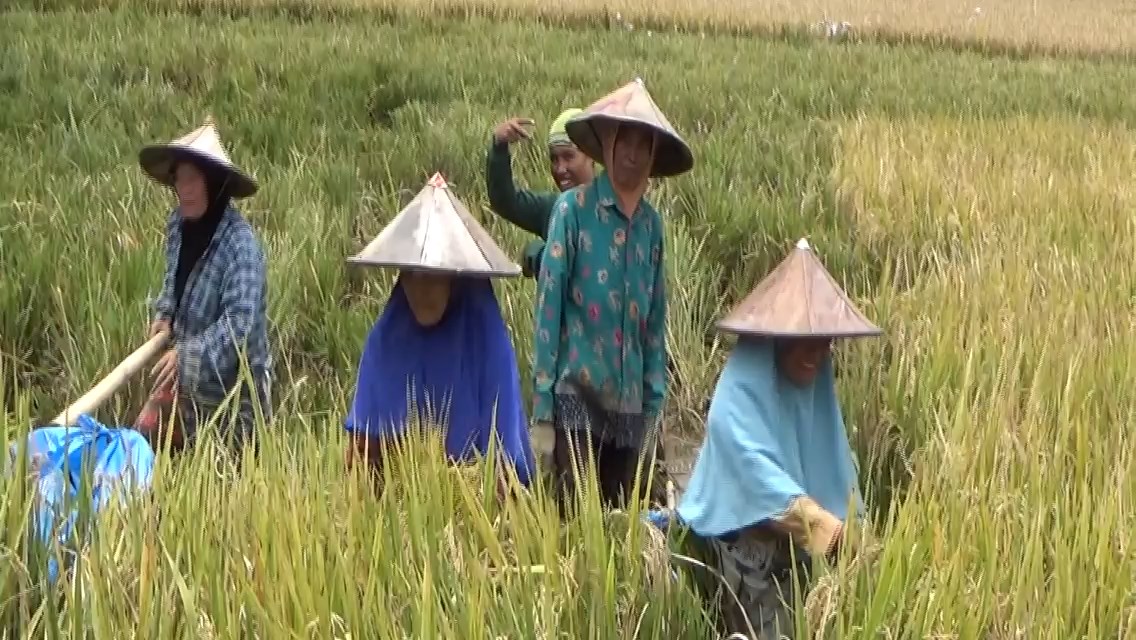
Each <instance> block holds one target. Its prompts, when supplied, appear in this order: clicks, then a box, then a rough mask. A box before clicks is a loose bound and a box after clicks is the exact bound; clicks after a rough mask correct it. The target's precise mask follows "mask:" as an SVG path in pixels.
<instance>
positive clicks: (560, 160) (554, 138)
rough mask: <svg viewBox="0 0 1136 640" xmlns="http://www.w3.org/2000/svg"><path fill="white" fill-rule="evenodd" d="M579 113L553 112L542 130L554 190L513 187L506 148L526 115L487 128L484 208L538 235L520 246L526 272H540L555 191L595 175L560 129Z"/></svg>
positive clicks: (523, 133) (519, 136) (521, 135)
mask: <svg viewBox="0 0 1136 640" xmlns="http://www.w3.org/2000/svg"><path fill="white" fill-rule="evenodd" d="M579 113H582V110H581V109H575V108H573V109H566V110H565V111H564V112H562V113H561V114H560V115H559V116H557V117H556V120H554V121H553V123H552V127H551V128H550V129H549V132H548V159H549V170H550V172H551V173H552V179H553V181H554V182H555V183H556V187H557V188H558V189H559V191H542V192H533V191H528V190H525V189H517V187H516V185H515V184H514V183H513V166H512V158H511V157H510V154H509V147H510V146H511V145H512V144H514V143H516V142H518V141H520V140H527V139H529V138H530V137H531V136H530V134H529V132H528V131H527V130H526V129H525V127H527V126H531V125H532V124H533V122H532V120H529V119H527V118H509V119H508V120H506V121H504V122H502V123H501V124H499V125H497V128H496V129H494V130H493V142H492V143H491V144H490V145H489V153H488V154H487V155H486V162H485V188H486V191H487V193H488V194H489V207H490V208H491V209H492V210H493V212H494V213H496V214H497V215H499V216H501V217H502V218H504V219H506V220H508V221H509V222H511V223H513V224H515V225H517V226H518V227H520V228H522V229H524V230H525V231H528V232H529V233H534V234H536V235H537V236H539V239H538V240H533V241H532V242H530V243H529V244H528V245H527V246H526V247H525V250H524V255H523V256H522V260H521V267H522V269H523V272H524V275H525V276H526V277H536V275H537V274H538V273H540V254H541V252H542V251H543V250H544V238H545V236H546V235H547V233H548V220H549V218H550V217H551V216H552V205H553V204H555V203H556V198H557V197H558V196H559V195H560V192H562V191H567V190H568V189H571V188H572V187H577V186H580V185H583V184H588V183H589V182H591V181H592V179H593V178H594V177H595V164H594V163H593V162H592V159H591V158H589V157H588V156H587V155H586V154H584V153H583V152H581V151H580V149H579V148H577V147H576V145H575V144H574V143H573V142H572V140H571V139H569V138H568V134H567V133H565V132H564V123H565V122H567V121H568V119H569V118H571V117H573V116H575V115H577V114H579Z"/></svg>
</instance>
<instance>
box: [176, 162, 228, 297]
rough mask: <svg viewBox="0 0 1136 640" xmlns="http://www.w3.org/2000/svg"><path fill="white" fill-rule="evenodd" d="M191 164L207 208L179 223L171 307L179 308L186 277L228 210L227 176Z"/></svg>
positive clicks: (205, 166)
mask: <svg viewBox="0 0 1136 640" xmlns="http://www.w3.org/2000/svg"><path fill="white" fill-rule="evenodd" d="M195 164H196V166H197V168H198V169H201V170H202V173H204V174H205V191H206V194H207V196H208V199H209V205H208V206H207V207H206V209H205V215H203V216H201V217H200V218H198V219H197V220H186V219H185V218H182V220H181V251H179V252H178V263H177V271H176V272H175V273H174V305H175V307H178V306H180V305H181V297H182V295H183V294H184V293H185V285H186V282H187V281H188V280H189V274H190V273H191V272H192V271H193V267H195V266H196V265H197V262H198V261H199V260H201V257H202V256H204V255H205V251H206V250H207V249H208V248H209V243H210V242H212V240H213V234H214V233H216V232H217V227H218V226H220V225H221V219H222V218H223V217H224V215H225V210H226V209H228V208H229V202H230V200H231V198H230V196H229V190H228V188H227V182H228V180H227V178H228V175H227V174H226V172H224V171H220V170H217V169H215V168H213V167H210V166H208V165H205V164H204V163H195ZM175 168H176V166H175ZM175 315H176V313H175Z"/></svg>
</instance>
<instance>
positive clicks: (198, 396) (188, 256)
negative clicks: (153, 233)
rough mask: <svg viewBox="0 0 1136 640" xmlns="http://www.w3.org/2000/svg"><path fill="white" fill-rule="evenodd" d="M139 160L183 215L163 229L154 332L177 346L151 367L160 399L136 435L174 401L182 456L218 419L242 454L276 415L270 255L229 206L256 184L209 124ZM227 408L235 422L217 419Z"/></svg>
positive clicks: (156, 425) (153, 425)
mask: <svg viewBox="0 0 1136 640" xmlns="http://www.w3.org/2000/svg"><path fill="white" fill-rule="evenodd" d="M139 160H140V163H141V165H142V168H143V169H144V170H145V171H146V173H147V174H149V175H150V177H152V178H153V179H154V180H156V181H158V182H159V183H161V184H163V185H166V186H169V187H171V188H172V189H173V190H174V192H175V194H176V195H177V198H178V206H177V207H176V208H175V209H174V211H173V212H172V214H171V215H170V219H169V222H168V223H167V226H166V261H165V265H166V267H165V275H164V278H163V281H162V291H161V295H160V296H159V297H158V300H157V301H156V303H155V304H154V322H153V324H152V326H151V329H150V333H151V335H154V334H156V333H158V332H160V331H162V330H171V331H172V335H173V338H174V341H173V346H172V347H171V348H170V349H169V350H168V351H167V352H166V353H165V355H163V356H162V358H161V359H160V360H159V361H158V363H157V364H156V365H155V367H154V370H153V373H154V375H155V376H156V379H155V383H154V390H153V393H152V395H151V397H150V399H149V401H148V402H147V403H146V406H145V407H144V408H143V410H142V413H141V414H140V415H139V417H138V420H137V422H136V426H137V427H138V428H139V430H140V431H143V432H144V433H147V434H149V435H151V436H154V435H157V434H158V432H159V431H160V429H161V428H162V427H164V426H165V423H166V422H167V419H165V416H163V414H164V413H166V412H167V411H168V410H169V409H170V408H171V406H172V405H173V403H174V399H175V397H176V399H177V403H176V406H177V411H176V423H177V425H176V428H175V429H174V433H173V434H172V436H171V440H172V442H173V444H174V446H175V447H180V446H181V445H182V444H183V443H184V442H186V441H192V440H193V439H194V437H195V436H196V434H197V429H198V428H199V427H201V426H203V425H205V424H206V423H207V422H208V421H209V420H210V419H211V418H213V417H216V418H217V421H216V422H217V428H218V429H219V433H220V434H221V435H222V436H224V437H225V439H226V440H227V441H228V442H229V444H232V445H236V446H240V445H242V444H244V443H245V442H246V441H249V440H250V439H251V438H252V436H253V435H254V424H255V414H256V412H257V411H258V410H259V411H260V413H261V415H262V416H263V417H264V419H265V420H267V419H268V417H269V414H270V406H269V401H268V399H269V372H270V369H271V356H270V354H269V352H268V331H267V324H268V319H267V304H266V289H267V287H266V267H265V256H264V251H263V250H262V248H261V246H260V242H259V241H258V240H257V238H256V235H255V234H254V232H253V229H252V227H251V226H250V225H249V223H248V221H246V220H245V219H244V218H243V217H242V216H241V214H240V213H238V212H237V210H236V209H234V208H233V207H232V206H231V205H230V201H231V199H232V198H243V197H247V196H250V195H252V194H254V193H255V192H256V190H257V186H256V183H255V181H253V179H252V178H250V177H249V176H247V175H246V174H245V173H244V172H242V171H241V170H240V169H238V168H237V167H236V166H234V165H233V163H232V162H231V161H230V160H229V157H228V154H227V153H226V152H225V150H224V148H223V147H222V145H221V141H220V138H219V136H218V135H217V131H216V128H215V127H214V125H213V122H212V120H211V119H210V120H207V121H206V123H205V124H204V125H203V126H202V127H200V128H198V129H196V130H195V131H193V132H191V133H190V134H188V135H186V136H184V137H182V138H180V139H178V140H175V141H173V142H171V143H169V144H161V145H152V146H149V147H146V148H145V149H143V150H142V152H141V154H140V157H139ZM246 371H247V375H246ZM250 378H251V380H250ZM250 382H251V385H250V384H249V383H250ZM238 386H239V388H238V389H237V393H236V394H235V395H234V397H233V398H232V400H230V401H229V402H228V403H225V401H226V399H227V397H228V396H229V395H230V392H232V391H233V390H234V387H238ZM250 390H252V391H254V392H252V391H250ZM223 403H225V407H224V408H226V409H229V408H235V409H236V411H235V413H234V412H230V411H228V410H226V411H219V410H220V409H222V408H223V407H222V404H223Z"/></svg>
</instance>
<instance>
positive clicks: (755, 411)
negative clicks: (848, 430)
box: [678, 337, 863, 537]
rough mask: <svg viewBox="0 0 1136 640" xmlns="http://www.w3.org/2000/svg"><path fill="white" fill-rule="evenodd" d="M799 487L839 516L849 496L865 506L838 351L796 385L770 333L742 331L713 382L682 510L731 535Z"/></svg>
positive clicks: (701, 528) (698, 528) (695, 524)
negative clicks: (839, 384)
mask: <svg viewBox="0 0 1136 640" xmlns="http://www.w3.org/2000/svg"><path fill="white" fill-rule="evenodd" d="M853 494H855V497H854V498H853V497H852V496H853ZM801 495H808V496H809V497H810V498H812V499H813V500H814V501H816V503H817V504H819V505H820V506H821V507H823V508H824V509H826V510H827V511H829V512H830V513H832V514H833V515H834V516H836V517H837V518H839V519H840V520H841V521H845V520H846V519H847V518H846V517H847V514H848V503H849V499H850V498H851V499H852V500H853V505H854V506H855V508H856V512H857V514H858V513H860V512H861V511H862V509H863V503H862V502H861V500H860V495H859V491H858V489H857V482H856V469H855V466H854V464H853V461H852V449H851V447H850V446H849V444H848V436H847V435H846V434H845V432H844V418H843V417H842V416H841V413H840V405H839V404H838V402H837V398H836V387H835V384H834V379H833V375H832V359H831V358H826V359H825V361H824V364H823V365H822V366H821V367H820V370H819V371H818V372H817V377H816V380H815V381H814V382H813V384H812V385H810V386H809V387H798V386H796V385H794V384H793V383H792V382H790V381H789V380H788V379H787V378H785V377H784V376H781V375H779V374H778V373H777V367H776V358H775V356H774V348H773V342H772V341H771V340H762V339H756V338H751V337H742V338H740V339H739V340H738V344H737V347H735V349H734V351H733V353H731V354H730V357H729V360H728V361H727V362H726V367H725V369H724V370H723V371H722V377H721V378H719V379H718V385H717V386H716V387H715V389H714V398H713V400H712V401H711V403H710V415H709V419H708V421H707V425H706V439H705V441H704V442H703V445H702V449H701V450H700V451H699V452H698V460H697V462H695V465H694V471H693V473H692V474H691V477H690V484H689V486H688V487H687V489H686V492H685V493H684V495H683V498H682V502H681V503H680V504H679V506H678V515H679V517H680V518H681V519H682V520H683V521H684V522H685V523H686V524H687V525H688V526H690V528H691V529H693V530H694V532H695V533H697V534H698V535H700V536H704V537H716V536H728V535H730V534H734V533H738V532H740V531H741V530H742V529H745V528H746V527H749V526H751V525H755V524H759V523H763V522H764V521H767V520H772V519H775V518H778V517H780V516H781V515H782V514H784V512H785V510H786V509H787V508H788V507H789V505H790V504H792V502H793V500H795V499H796V498H797V497H799V496H801Z"/></svg>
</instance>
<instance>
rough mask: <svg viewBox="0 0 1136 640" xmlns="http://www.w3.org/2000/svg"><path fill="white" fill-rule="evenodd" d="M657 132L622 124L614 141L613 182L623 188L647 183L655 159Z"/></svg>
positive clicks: (611, 169)
mask: <svg viewBox="0 0 1136 640" xmlns="http://www.w3.org/2000/svg"><path fill="white" fill-rule="evenodd" d="M654 148H655V134H654V132H653V131H650V130H649V129H645V128H643V127H634V126H626V125H624V126H621V127H619V128H618V129H616V131H615V140H614V141H613V142H612V150H611V166H609V167H608V172H609V173H610V174H611V179H612V182H613V183H615V185H616V187H619V188H621V189H638V188H641V187H642V186H643V185H644V184H646V183H647V179H648V178H649V177H650V175H651V164H652V163H653V161H654V155H655V153H654V150H655V149H654Z"/></svg>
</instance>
